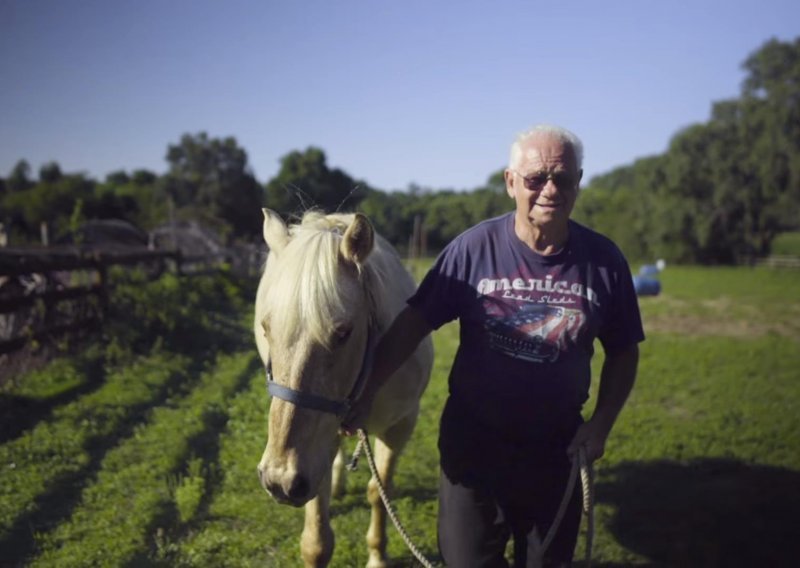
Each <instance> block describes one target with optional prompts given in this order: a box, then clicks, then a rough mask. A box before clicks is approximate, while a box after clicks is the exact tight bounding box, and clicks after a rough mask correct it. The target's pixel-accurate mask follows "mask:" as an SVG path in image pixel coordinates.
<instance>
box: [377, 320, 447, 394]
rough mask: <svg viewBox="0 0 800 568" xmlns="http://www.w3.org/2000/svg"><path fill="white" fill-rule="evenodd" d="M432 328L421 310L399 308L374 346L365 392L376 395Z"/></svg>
mask: <svg viewBox="0 0 800 568" xmlns="http://www.w3.org/2000/svg"><path fill="white" fill-rule="evenodd" d="M430 332H431V327H430V325H429V324H428V322H427V321H426V320H425V318H423V317H422V314H421V313H420V312H419V310H417V309H416V308H412V307H410V306H407V307H406V308H405V309H404V310H403V311H402V312H400V313H399V314H398V315H397V317H396V318H395V320H394V322H392V325H391V326H389V329H387V330H386V333H384V334H383V336H382V337H381V339H380V340H379V341H378V344H377V345H376V346H375V358H374V363H373V366H372V373H370V378H369V381H368V382H367V386H366V393H367V394H368V395H370V394H371V395H374V394H375V393H376V392H378V391H379V390H380V388H381V387H382V386H383V385H384V383H386V381H387V380H388V379H389V377H390V376H391V375H392V373H394V372H395V371H396V370H397V369H399V368H400V366H401V365H402V364H403V363H404V362H405V361H406V360H407V359H408V358H409V357H410V356H411V354H412V353H413V352H414V350H415V349H416V348H417V346H419V344H420V342H421V341H422V340H423V339H424V338H425V336H426V335H428V334H429V333H430Z"/></svg>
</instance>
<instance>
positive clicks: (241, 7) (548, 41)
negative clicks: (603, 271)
mask: <svg viewBox="0 0 800 568" xmlns="http://www.w3.org/2000/svg"><path fill="white" fill-rule="evenodd" d="M799 35H800V2H797V0H728V1H717V0H713V1H712V0H697V1H683V0H674V1H671V2H665V1H661V2H654V1H650V0H636V1H634V0H628V1H620V2H616V1H613V0H605V1H602V2H600V1H594V2H592V1H581V0H561V1H560V2H552V1H551V2H541V1H534V0H527V1H506V0H495V1H491V2H490V1H469V0H465V1H460V2H454V1H453V2H445V1H438V2H437V1H435V0H429V1H416V0H405V1H394V2H389V1H382V0H380V1H379V0H372V1H368V0H327V1H318V0H310V1H294V2H291V1H288V0H286V1H263V2H247V1H241V0H226V1H222V0H219V1H210V0H193V1H189V0H161V1H151V0H144V1H133V0H131V1H127V2H122V1H119V0H101V1H98V0H82V1H78V0H0V175H3V176H5V175H7V174H8V173H9V172H10V170H11V168H12V167H13V165H14V164H15V163H16V162H17V160H19V159H21V158H24V159H26V160H28V161H29V163H30V164H31V166H32V167H33V168H34V171H36V172H38V168H39V166H40V165H42V164H43V163H44V162H47V161H50V160H55V161H57V162H59V164H60V165H61V167H62V170H64V171H67V172H75V171H83V172H86V173H87V174H89V175H91V176H93V177H95V178H98V179H102V178H103V177H105V175H106V174H107V173H109V172H111V171H114V170H120V169H124V170H127V171H131V170H134V169H138V168H146V169H150V170H153V171H155V172H158V173H163V172H164V171H165V170H166V161H165V159H164V156H165V154H166V150H167V146H168V144H174V143H177V142H178V141H179V140H180V137H181V135H183V134H184V133H196V132H200V131H206V132H208V134H209V135H210V136H215V137H225V136H234V137H235V138H236V139H237V141H238V142H239V144H240V146H241V147H243V148H244V149H245V150H246V151H247V153H248V156H249V160H250V165H251V166H252V168H253V170H254V172H255V174H256V177H257V178H258V179H259V180H260V181H267V180H268V179H269V178H270V177H272V176H273V175H274V174H275V173H276V172H277V171H278V168H279V159H280V158H281V156H283V155H285V154H286V153H288V152H290V151H292V150H297V149H304V148H306V147H307V146H309V145H315V146H318V147H321V148H322V149H323V150H325V153H326V155H327V156H328V163H329V165H330V166H332V167H339V168H342V169H343V170H345V171H346V172H348V173H349V174H350V175H352V176H353V177H356V178H358V179H362V180H365V181H367V182H368V183H369V184H370V185H372V186H373V187H377V188H379V189H384V190H394V189H404V188H406V187H407V186H408V185H409V183H412V182H414V183H416V184H419V185H422V186H426V187H432V188H436V189H441V188H455V189H468V188H474V187H476V186H479V185H481V184H482V183H483V182H484V181H485V180H486V179H487V177H488V176H489V175H490V174H491V173H492V172H494V171H496V170H497V169H499V168H501V167H503V166H504V165H505V162H506V160H507V155H508V147H509V145H510V144H511V142H512V141H513V139H514V137H515V135H516V134H517V133H518V132H520V131H522V130H525V129H526V128H527V127H529V126H531V125H533V124H536V123H541V122H545V123H553V124H560V125H563V126H566V127H567V128H570V129H572V130H573V131H575V132H576V133H577V134H578V135H579V136H580V137H581V138H582V139H583V141H584V145H585V161H584V170H585V175H586V176H587V178H586V179H588V177H591V176H593V175H595V174H599V173H604V172H607V171H608V170H610V169H612V168H614V167H616V166H620V165H625V164H630V163H631V162H632V161H633V160H635V159H636V158H637V157H641V156H646V155H651V154H656V153H660V152H663V151H664V150H665V149H666V147H667V144H668V143H669V140H670V138H671V136H672V135H673V134H675V132H676V131H677V130H679V129H680V128H682V127H685V126H688V125H690V124H693V123H697V122H702V121H705V120H707V119H708V116H709V112H710V109H711V104H712V102H714V101H717V100H722V99H726V98H732V97H736V96H738V94H739V90H740V84H741V81H742V79H743V78H744V76H745V74H744V72H743V70H742V69H741V64H742V62H743V61H744V60H745V58H746V57H747V56H748V55H749V54H750V53H752V52H753V51H755V50H756V49H758V48H759V47H760V46H761V45H762V44H763V43H764V42H765V41H767V40H768V39H770V38H772V37H776V38H778V39H781V40H784V41H788V40H792V39H794V38H795V37H797V36H799Z"/></svg>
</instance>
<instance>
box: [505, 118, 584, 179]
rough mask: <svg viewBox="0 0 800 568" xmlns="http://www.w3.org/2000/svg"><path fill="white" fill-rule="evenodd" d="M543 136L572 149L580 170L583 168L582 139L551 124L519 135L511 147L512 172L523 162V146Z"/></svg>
mask: <svg viewBox="0 0 800 568" xmlns="http://www.w3.org/2000/svg"><path fill="white" fill-rule="evenodd" d="M542 134H546V135H549V136H553V137H554V138H556V139H557V140H560V141H561V142H562V143H563V144H565V145H568V146H569V147H570V148H572V151H573V152H574V153H575V161H576V163H577V165H578V169H579V170H580V169H581V168H582V167H583V142H581V139H580V138H578V137H577V136H576V135H575V134H574V133H572V132H570V131H569V130H567V129H566V128H562V127H560V126H553V125H551V124H539V125H538V126H534V127H533V128H531V129H530V130H526V131H525V132H522V133H520V134H518V135H517V139H516V140H515V141H514V143H513V144H512V145H511V156H510V158H509V161H508V167H509V168H511V169H512V170H513V169H516V168H517V167H519V163H520V161H521V160H522V145H523V144H524V143H525V142H526V141H527V140H529V139H530V138H533V137H534V136H540V135H542Z"/></svg>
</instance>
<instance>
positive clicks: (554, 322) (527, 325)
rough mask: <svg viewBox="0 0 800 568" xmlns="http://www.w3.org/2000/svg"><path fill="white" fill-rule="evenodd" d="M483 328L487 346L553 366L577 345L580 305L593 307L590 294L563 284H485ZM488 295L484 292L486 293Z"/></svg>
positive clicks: (583, 318)
mask: <svg viewBox="0 0 800 568" xmlns="http://www.w3.org/2000/svg"><path fill="white" fill-rule="evenodd" d="M479 292H483V293H484V296H483V312H484V314H485V317H486V320H485V321H484V329H485V330H486V333H487V334H488V338H489V347H491V348H492V349H494V350H497V351H499V352H501V353H503V354H505V355H507V356H509V357H514V358H515V359H522V360H524V361H529V362H534V363H544V362H549V363H552V362H555V361H557V360H558V358H559V356H560V354H561V353H562V352H564V351H566V350H567V349H568V344H570V343H571V344H575V343H576V342H577V341H578V335H579V334H580V332H581V329H582V328H583V327H584V325H585V323H586V315H585V314H584V312H583V311H582V310H581V309H580V308H581V307H582V302H581V300H582V299H583V300H589V301H590V302H592V303H595V302H596V297H595V295H594V292H593V291H592V290H591V289H589V288H584V287H583V286H581V285H569V284H568V283H567V282H565V281H560V282H553V280H552V279H551V277H549V276H548V277H547V278H546V279H544V280H538V279H537V280H535V279H520V278H510V279H505V278H499V279H483V280H482V281H481V282H480V284H479ZM487 292H488V293H487Z"/></svg>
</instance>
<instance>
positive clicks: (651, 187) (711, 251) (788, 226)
mask: <svg viewBox="0 0 800 568" xmlns="http://www.w3.org/2000/svg"><path fill="white" fill-rule="evenodd" d="M743 68H744V70H745V71H746V74H747V75H746V78H745V80H744V82H743V84H742V88H741V94H740V96H739V97H737V98H735V99H731V100H724V101H719V102H716V103H714V104H713V106H712V111H711V116H710V118H709V120H708V121H707V122H705V123H701V124H695V125H692V126H690V127H688V128H685V129H683V130H681V131H679V132H677V133H676V134H675V136H674V137H673V138H672V140H671V141H670V144H669V146H668V149H667V151H666V152H664V153H663V154H659V155H655V156H650V157H647V158H642V159H638V160H636V161H635V162H633V163H632V164H630V165H626V166H623V167H620V168H616V169H614V170H612V171H610V172H608V173H606V174H603V175H600V176H596V177H594V178H592V179H591V180H589V181H588V183H585V184H584V187H583V188H582V189H581V195H580V197H579V199H578V202H577V204H576V208H575V213H574V217H575V219H577V220H578V221H581V222H583V223H585V224H586V225H588V226H590V227H592V228H594V229H596V230H598V231H600V232H602V233H604V234H606V235H608V236H610V237H611V238H612V239H613V240H615V241H616V242H617V243H618V244H619V245H620V247H621V248H622V249H623V251H624V252H625V253H626V254H627V255H628V256H629V258H631V259H637V260H644V259H653V258H664V259H667V260H670V261H674V262H686V263H690V262H691V263H735V262H742V261H748V260H750V259H753V258H755V257H758V256H763V255H765V254H768V253H769V251H770V245H771V243H772V240H773V239H774V237H775V236H776V235H777V234H779V233H780V232H782V231H788V230H797V229H800V38H798V39H795V40H794V41H790V42H782V41H779V40H770V41H768V42H767V43H765V44H764V45H763V46H761V47H760V48H759V49H758V50H756V51H755V52H753V53H752V54H751V55H750V56H749V57H748V58H747V59H746V60H745V61H744V63H743ZM588 150H589V151H591V148H589V149H588ZM166 161H167V164H168V170H167V172H166V173H165V174H163V175H157V174H155V173H153V172H151V171H148V170H135V171H133V172H130V173H129V172H126V171H124V170H121V171H117V172H113V173H111V174H109V175H107V176H106V178H105V179H104V180H103V181H98V180H94V179H91V178H90V177H88V176H86V175H85V174H82V173H77V174H75V173H73V174H69V173H64V172H62V171H61V168H60V166H59V165H58V164H57V163H55V162H51V163H47V164H44V165H42V166H41V167H40V169H39V171H38V178H34V175H33V172H32V169H31V167H30V165H29V164H28V162H27V161H25V160H20V161H19V162H18V163H17V164H16V166H15V167H14V168H13V169H12V171H11V172H10V173H9V174H8V176H7V177H5V178H0V221H2V223H3V224H4V227H5V229H6V231H7V232H8V233H9V239H10V241H11V242H14V243H21V242H31V241H34V240H37V239H38V237H39V227H40V224H41V223H42V222H46V223H48V225H49V226H50V227H51V232H52V233H53V234H54V235H56V236H58V235H63V234H66V233H68V232H70V231H72V230H74V229H75V228H76V226H78V225H79V224H80V223H81V222H82V221H84V220H87V219H103V218H115V219H124V220H127V221H130V222H132V223H134V224H135V225H137V226H139V227H141V228H143V229H145V230H149V229H152V228H154V227H156V226H159V225H161V224H164V223H166V222H168V221H173V220H183V219H193V220H198V221H200V222H202V223H204V224H206V225H207V226H210V227H212V228H215V229H216V230H217V231H218V232H219V233H220V234H221V235H223V236H224V237H225V238H226V239H228V240H243V241H256V240H258V239H259V238H260V231H261V211H260V209H261V207H263V206H266V207H270V208H272V209H275V210H277V211H279V212H280V213H282V214H284V215H285V216H287V217H291V216H292V215H297V214H299V213H301V212H302V211H304V210H306V209H308V208H310V207H318V208H321V209H323V210H326V211H336V210H341V211H353V210H360V211H362V212H364V213H365V214H367V215H368V216H369V217H370V218H371V220H372V221H373V223H374V224H375V226H376V227H377V229H378V230H379V231H380V232H381V233H382V234H383V235H384V236H385V237H386V238H387V239H388V240H389V241H390V242H392V243H394V244H395V245H396V246H398V247H399V248H401V249H404V248H405V246H406V245H407V243H408V239H409V236H410V235H411V234H412V233H413V231H414V227H415V224H417V225H419V224H421V225H422V226H423V233H424V234H425V236H426V241H427V247H428V250H429V251H432V252H435V251H437V250H439V249H441V248H442V247H443V246H444V245H445V244H447V243H448V242H449V241H450V240H451V239H452V238H453V237H455V236H456V235H458V234H459V233H460V232H462V231H463V230H465V229H466V228H468V227H469V226H471V225H473V224H475V223H476V222H478V221H480V220H482V219H486V218H488V217H492V216H495V215H499V214H501V213H503V212H506V211H509V210H510V209H511V208H512V203H511V201H510V199H509V198H508V196H507V195H506V193H505V182H504V181H503V168H500V169H498V170H497V171H495V172H492V173H491V174H490V175H489V176H488V178H487V181H486V182H485V183H484V184H483V185H482V186H480V187H477V188H474V189H472V190H471V191H453V190H438V191H437V190H432V189H427V188H420V187H418V186H415V185H411V186H409V188H408V190H407V191H393V192H386V191H382V190H380V189H378V188H374V187H370V186H369V184H367V183H365V182H364V181H362V180H359V179H357V178H354V177H351V176H350V175H349V174H348V173H346V172H345V171H343V170H341V169H338V168H331V167H330V166H329V165H328V164H327V160H326V156H325V153H324V151H323V150H322V149H320V148H316V147H309V148H306V149H305V150H302V151H301V150H295V151H291V152H289V153H288V154H286V155H285V156H284V157H283V158H281V160H280V168H279V171H278V173H277V174H276V175H275V176H274V177H273V178H272V179H270V180H268V181H267V182H266V183H263V184H262V183H260V182H259V181H258V180H256V178H255V176H254V175H253V173H252V170H251V168H250V166H249V164H248V158H247V153H246V152H245V150H244V149H243V148H241V147H240V146H239V144H238V143H237V141H236V139H235V138H233V137H227V138H211V137H209V136H208V135H207V134H206V133H204V132H200V133H197V134H185V135H184V136H182V138H181V139H180V141H179V142H177V143H175V144H169V145H168V147H167V152H166Z"/></svg>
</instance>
